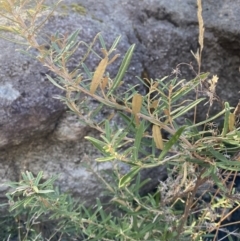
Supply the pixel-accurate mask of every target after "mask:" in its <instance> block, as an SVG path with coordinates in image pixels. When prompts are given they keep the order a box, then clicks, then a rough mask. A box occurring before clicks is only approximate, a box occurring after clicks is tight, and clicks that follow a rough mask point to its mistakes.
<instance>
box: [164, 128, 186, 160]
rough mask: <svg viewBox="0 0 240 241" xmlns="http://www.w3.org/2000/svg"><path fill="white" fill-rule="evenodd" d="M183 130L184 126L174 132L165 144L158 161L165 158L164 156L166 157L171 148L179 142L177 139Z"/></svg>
mask: <svg viewBox="0 0 240 241" xmlns="http://www.w3.org/2000/svg"><path fill="white" fill-rule="evenodd" d="M185 128H186V126H182V127H181V128H179V129H178V130H177V131H176V133H175V134H174V135H173V136H172V137H171V138H170V140H169V141H168V142H167V143H166V144H165V146H164V149H163V151H162V152H161V154H160V156H159V159H160V160H161V159H163V158H164V157H165V155H167V153H168V151H169V150H170V149H171V147H172V146H173V145H174V144H175V143H176V142H177V141H178V140H179V138H180V136H181V134H182V132H183V131H184V129H185Z"/></svg>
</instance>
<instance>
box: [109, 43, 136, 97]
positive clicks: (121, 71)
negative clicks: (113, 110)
mask: <svg viewBox="0 0 240 241" xmlns="http://www.w3.org/2000/svg"><path fill="white" fill-rule="evenodd" d="M134 48H135V44H133V45H132V46H130V48H129V49H128V51H127V53H126V55H125V56H124V59H123V61H122V64H121V66H120V68H119V70H118V73H117V76H116V77H115V79H114V83H113V85H112V87H111V89H110V90H109V92H108V93H107V96H109V95H111V94H112V93H113V91H114V90H115V89H116V88H117V87H118V85H119V83H120V82H121V81H122V79H123V77H124V75H125V73H126V71H127V69H128V66H129V64H130V61H131V58H132V55H133V51H134Z"/></svg>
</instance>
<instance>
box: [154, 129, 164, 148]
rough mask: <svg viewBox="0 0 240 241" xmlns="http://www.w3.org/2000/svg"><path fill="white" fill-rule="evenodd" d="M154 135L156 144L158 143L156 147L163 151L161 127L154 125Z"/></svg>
mask: <svg viewBox="0 0 240 241" xmlns="http://www.w3.org/2000/svg"><path fill="white" fill-rule="evenodd" d="M152 133H153V139H154V142H155V143H156V147H157V148H158V149H160V150H163V139H162V134H161V131H160V128H159V126H157V125H153V127H152Z"/></svg>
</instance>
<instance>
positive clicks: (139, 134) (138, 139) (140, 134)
mask: <svg viewBox="0 0 240 241" xmlns="http://www.w3.org/2000/svg"><path fill="white" fill-rule="evenodd" d="M143 134H144V122H142V123H141V124H140V125H139V127H138V129H137V132H136V135H135V142H134V147H135V149H134V160H137V158H138V151H139V148H140V145H141V140H142V137H143Z"/></svg>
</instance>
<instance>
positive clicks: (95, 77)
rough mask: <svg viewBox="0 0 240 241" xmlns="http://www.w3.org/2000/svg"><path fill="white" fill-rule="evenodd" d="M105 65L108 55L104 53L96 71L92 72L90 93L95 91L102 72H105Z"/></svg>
mask: <svg viewBox="0 0 240 241" xmlns="http://www.w3.org/2000/svg"><path fill="white" fill-rule="evenodd" d="M107 65H108V56H107V54H106V55H105V57H104V59H102V60H101V61H100V63H99V65H98V67H97V69H96V71H95V72H94V75H93V78H92V82H91V86H90V93H91V94H94V93H95V91H96V89H97V87H98V85H99V84H100V82H101V80H102V78H103V74H104V73H105V70H106V67H107Z"/></svg>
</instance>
